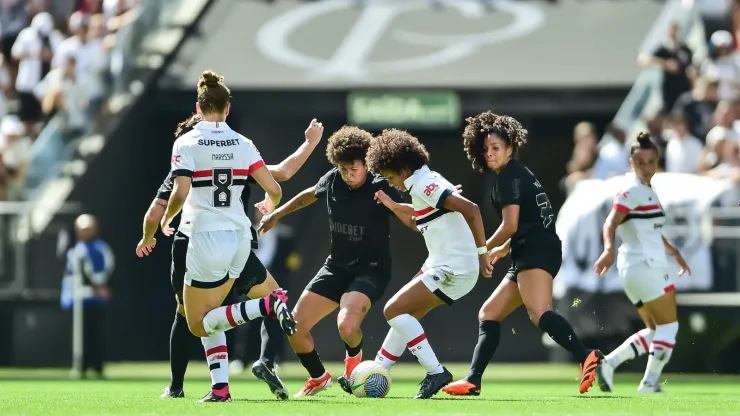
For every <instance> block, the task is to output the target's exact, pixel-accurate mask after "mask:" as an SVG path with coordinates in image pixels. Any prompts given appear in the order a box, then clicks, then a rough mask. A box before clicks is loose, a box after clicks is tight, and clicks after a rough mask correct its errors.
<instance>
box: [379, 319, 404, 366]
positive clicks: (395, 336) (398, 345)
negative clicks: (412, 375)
mask: <svg viewBox="0 0 740 416" xmlns="http://www.w3.org/2000/svg"><path fill="white" fill-rule="evenodd" d="M405 349H406V341H404V339H403V335H401V333H400V332H398V331H396V330H395V329H393V328H391V330H390V331H388V335H386V336H385V340H384V341H383V346H382V347H380V350H379V351H378V355H376V356H375V362H376V363H378V364H380V365H382V366H383V367H385V368H387V369H389V370H390V369H391V366H393V364H395V363H396V361H398V359H399V358H401V356H402V355H403V351H404V350H405Z"/></svg>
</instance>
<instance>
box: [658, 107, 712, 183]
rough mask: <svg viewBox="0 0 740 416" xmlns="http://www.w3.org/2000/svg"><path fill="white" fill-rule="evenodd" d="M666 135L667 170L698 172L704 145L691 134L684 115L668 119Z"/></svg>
mask: <svg viewBox="0 0 740 416" xmlns="http://www.w3.org/2000/svg"><path fill="white" fill-rule="evenodd" d="M664 135H665V137H666V138H667V139H668V143H667V145H666V149H665V171H666V172H673V173H698V172H699V163H700V162H701V158H702V155H703V153H704V150H703V149H704V145H703V144H702V142H701V140H699V139H697V138H696V137H694V136H692V135H691V133H690V132H689V128H688V123H686V120H685V119H684V118H683V117H672V118H670V119H668V121H667V122H666V129H665V132H664Z"/></svg>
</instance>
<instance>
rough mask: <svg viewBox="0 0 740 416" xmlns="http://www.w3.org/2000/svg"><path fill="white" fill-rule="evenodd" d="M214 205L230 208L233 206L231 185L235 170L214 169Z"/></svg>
mask: <svg viewBox="0 0 740 416" xmlns="http://www.w3.org/2000/svg"><path fill="white" fill-rule="evenodd" d="M212 173H213V176H212V177H213V179H212V181H213V206H214V207H216V208H228V207H230V206H231V185H233V182H234V171H233V170H232V169H230V168H216V169H213V172H212Z"/></svg>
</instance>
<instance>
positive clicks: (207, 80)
mask: <svg viewBox="0 0 740 416" xmlns="http://www.w3.org/2000/svg"><path fill="white" fill-rule="evenodd" d="M223 81H224V77H223V76H222V75H219V74H217V73H215V72H214V71H212V70H210V69H207V70H205V71H203V73H202V74H201V75H200V79H199V80H198V88H202V87H204V86H205V87H209V88H213V87H217V86H218V84H219V83H222V82H223Z"/></svg>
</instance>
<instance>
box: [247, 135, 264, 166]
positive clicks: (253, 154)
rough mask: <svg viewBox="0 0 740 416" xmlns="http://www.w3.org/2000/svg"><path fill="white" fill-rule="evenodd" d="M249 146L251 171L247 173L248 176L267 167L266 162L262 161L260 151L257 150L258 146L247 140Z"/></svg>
mask: <svg viewBox="0 0 740 416" xmlns="http://www.w3.org/2000/svg"><path fill="white" fill-rule="evenodd" d="M245 141H246V142H247V144H248V146H249V154H248V156H247V157H248V158H249V169H248V171H247V175H251V174H253V173H254V172H255V171H256V170H257V169H259V168H261V167H263V166H265V161H264V160H263V159H262V155H261V154H260V151H259V150H257V146H255V145H254V143H252V142H251V141H249V140H246V139H245Z"/></svg>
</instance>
